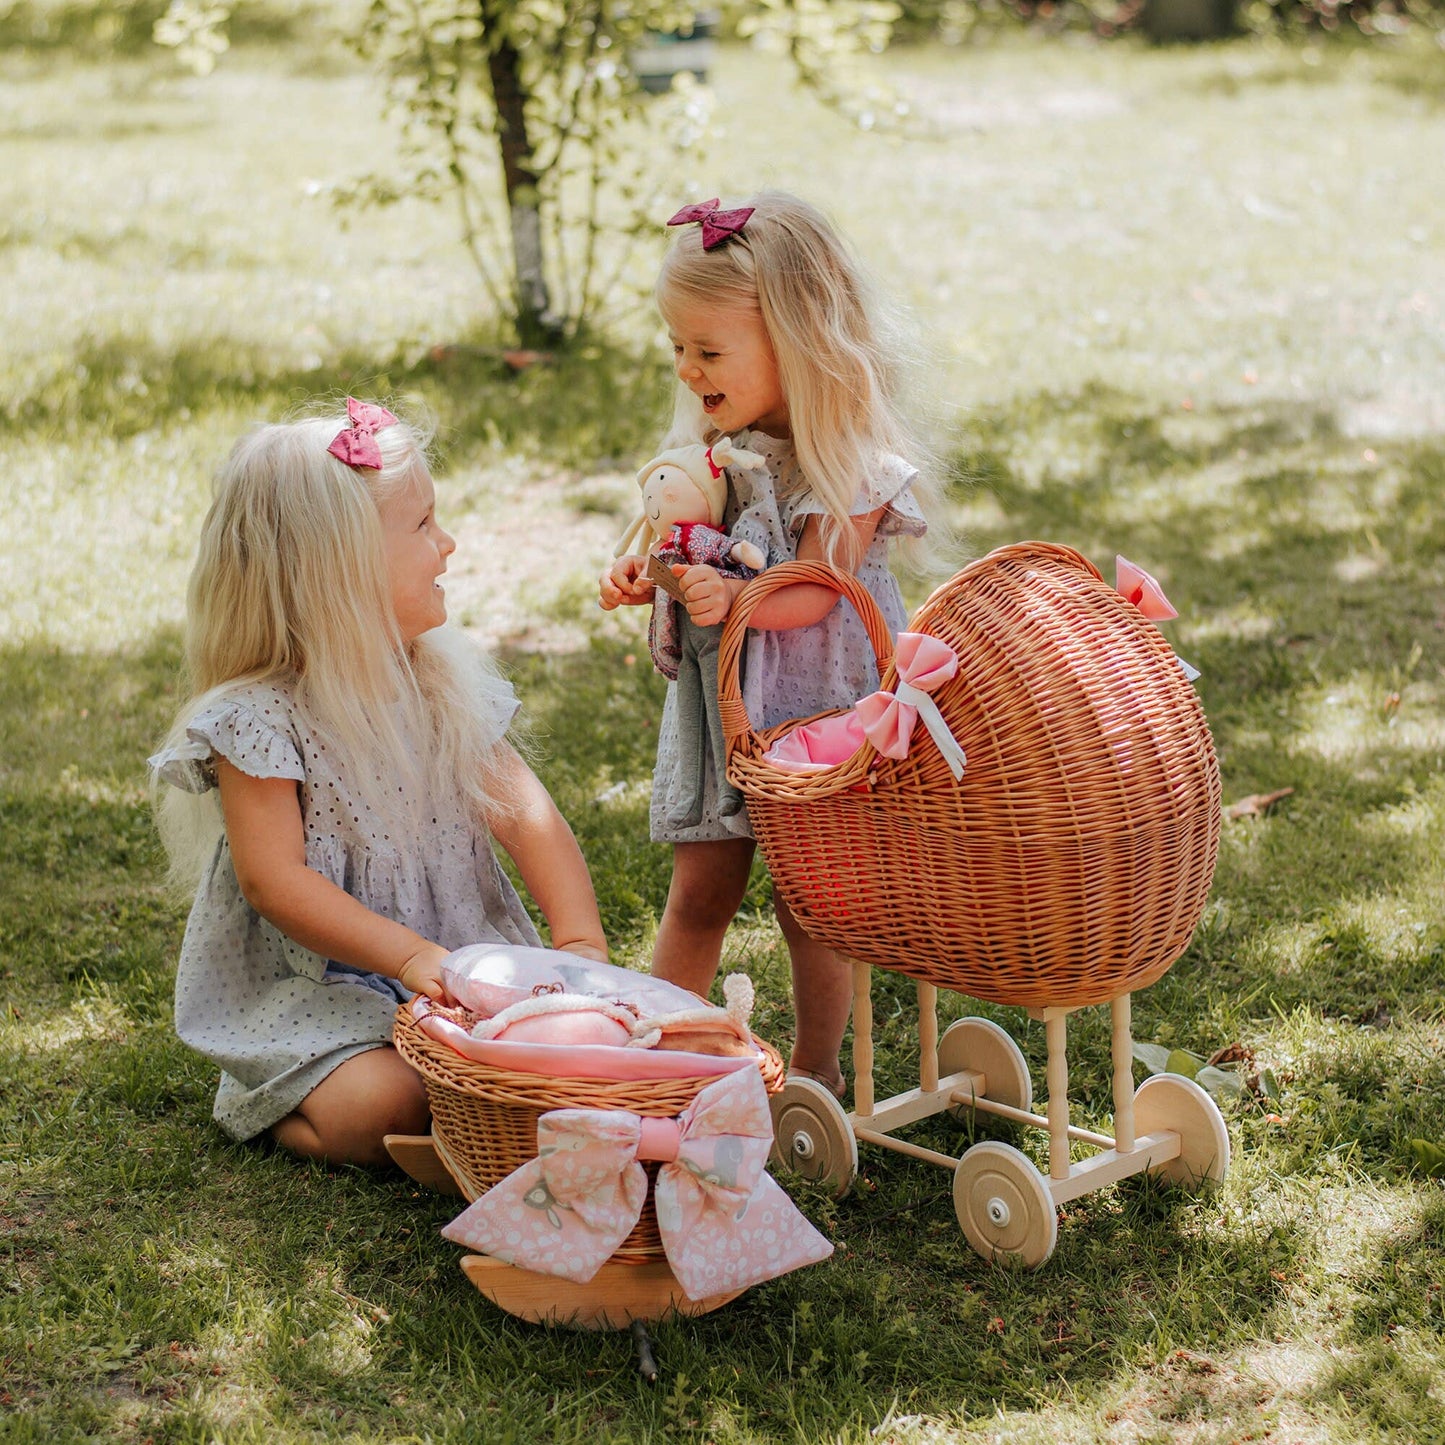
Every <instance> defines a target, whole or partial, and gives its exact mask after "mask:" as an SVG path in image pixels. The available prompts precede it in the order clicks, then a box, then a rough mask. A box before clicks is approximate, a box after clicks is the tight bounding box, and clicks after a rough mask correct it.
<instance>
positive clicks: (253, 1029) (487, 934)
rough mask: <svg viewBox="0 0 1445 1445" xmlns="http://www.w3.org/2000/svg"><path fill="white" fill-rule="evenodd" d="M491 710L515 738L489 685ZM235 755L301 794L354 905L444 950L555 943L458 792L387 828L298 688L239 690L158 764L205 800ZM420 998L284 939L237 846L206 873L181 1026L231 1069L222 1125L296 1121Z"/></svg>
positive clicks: (241, 1129)
mask: <svg viewBox="0 0 1445 1445" xmlns="http://www.w3.org/2000/svg"><path fill="white" fill-rule="evenodd" d="M483 706H484V707H485V708H486V709H487V710H488V714H489V715H488V716H487V717H486V719H485V721H486V723H487V725H488V727H489V729H490V730H491V732H492V736H493V737H495V738H500V737H501V736H502V734H503V733H504V732H505V731H506V728H507V726H508V724H509V723H510V721H511V718H512V716H513V714H514V713H515V711H516V709H517V700H516V697H515V696H514V695H513V693H512V689H511V687H510V686H509V685H508V684H507V683H505V682H502V681H500V680H497V681H495V682H492V683H490V684H489V692H488V696H487V697H486V699H485V701H484V703H483ZM217 757H223V758H225V759H226V760H227V761H228V762H229V763H231V764H233V765H234V766H235V767H237V768H239V769H240V770H241V771H242V772H244V773H248V774H250V775H251V776H252V777H257V778H294V779H295V780H296V782H297V783H298V784H299V785H300V801H301V811H302V819H303V824H304V828H305V839H306V863H307V866H308V867H311V868H314V869H315V870H316V871H317V872H318V873H320V874H321V875H322V876H323V877H324V878H327V879H329V880H330V881H331V882H332V883H335V884H336V885H337V886H338V887H340V888H343V889H345V890H346V892H347V893H349V894H351V896H352V897H353V898H356V899H359V900H360V901H361V902H362V903H364V904H366V906H367V907H368V908H370V909H372V910H373V911H374V912H376V913H379V914H382V915H383V916H384V917H386V918H391V919H395V920H396V921H397V922H399V923H404V924H406V926H407V927H408V928H411V929H413V930H415V931H416V932H417V933H419V934H420V935H421V936H422V937H423V938H427V939H430V940H432V941H433V942H435V943H439V944H441V945H442V947H444V948H449V949H450V948H461V947H462V946H464V945H465V944H469V943H520V944H530V945H536V944H537V943H538V942H539V940H538V937H537V931H536V929H535V928H534V927H533V926H532V922H531V920H530V919H529V918H528V916H527V913H526V910H525V909H524V908H523V906H522V901H521V899H520V898H519V897H518V896H517V892H516V889H515V888H513V887H512V884H511V882H510V881H509V880H508V878H507V876H506V874H505V873H504V872H503V871H502V868H501V866H500V864H499V863H498V861H497V858H496V855H495V854H494V853H493V851H492V844H491V839H490V837H489V836H488V835H487V833H486V830H485V828H484V827H483V826H482V825H479V824H478V823H477V822H476V821H475V820H474V819H473V818H471V817H470V815H469V814H468V813H467V812H466V810H465V809H464V808H462V807H461V806H460V805H459V803H458V802H457V800H456V799H454V798H452V797H443V798H431V799H429V800H428V802H429V806H426V807H422V808H417V809H414V810H413V816H414V817H415V818H416V819H417V821H416V823H415V824H414V825H413V835H412V836H410V837H406V836H393V835H394V834H395V832H396V829H395V827H394V826H393V825H390V824H388V825H387V828H386V829H384V830H383V829H382V828H380V826H379V825H378V823H377V820H376V819H375V818H372V817H370V816H368V814H367V813H366V811H365V809H364V808H363V807H362V806H361V804H360V803H359V801H358V799H357V796H356V794H355V791H354V788H353V787H352V786H351V785H350V784H349V783H348V780H347V773H346V766H345V761H344V759H341V758H338V757H336V756H334V755H333V754H332V753H331V752H329V751H328V750H327V748H326V746H325V745H324V744H323V743H322V741H321V740H320V739H319V738H318V737H317V736H316V735H315V733H314V731H313V730H312V729H311V727H310V726H309V725H308V723H307V720H306V718H305V716H304V714H302V713H301V712H300V710H299V709H298V708H297V707H296V706H295V704H294V702H293V701H292V699H291V697H290V695H289V693H288V691H287V689H286V688H285V687H282V686H276V685H271V684H249V685H244V686H238V687H236V688H234V689H233V690H231V691H229V692H227V693H226V694H224V695H223V696H222V697H221V699H220V700H219V701H214V702H212V703H210V704H209V705H208V706H207V707H205V708H204V709H203V710H202V711H201V712H199V713H198V714H197V715H196V716H195V717H194V718H193V719H192V720H191V722H190V724H189V725H188V727H187V741H186V742H185V743H183V744H181V745H180V746H179V747H174V748H168V749H166V750H165V751H164V752H161V753H158V754H156V756H155V757H153V758H152V759H151V760H150V762H151V766H152V768H154V769H155V770H156V771H158V772H159V774H160V776H161V777H162V778H163V779H164V780H165V781H166V782H168V783H171V784H173V785H174V786H176V787H181V788H184V789H186V790H187V791H189V792H194V793H201V792H206V791H208V790H209V789H211V788H214V787H215V786H216V770H215V762H216V759H217ZM406 997H408V995H407V993H406V990H405V989H403V988H402V987H401V985H400V984H397V983H395V981H394V980H390V979H382V978H381V977H380V976H378V975H375V974H371V975H367V974H362V973H360V972H358V971H357V970H354V969H347V968H344V967H343V966H341V965H338V964H334V963H330V964H329V963H328V960H326V959H324V958H322V957H321V956H320V955H319V954H315V953H312V952H310V951H309V950H307V949H305V948H302V947H301V946H300V945H299V944H296V943H293V942H292V941H291V940H290V939H288V938H286V937H284V936H283V935H282V934H281V933H280V932H279V931H278V930H277V929H276V928H275V927H274V926H273V925H272V924H270V923H268V922H267V921H266V920H265V919H264V918H262V917H261V916H260V915H259V914H258V913H257V912H256V910H255V909H254V908H252V907H251V906H250V904H248V903H247V902H246V900H245V898H243V897H242V895H241V889H240V886H239V884H238V883H237V882H236V872H235V869H234V867H233V866H232V862H231V853H230V849H229V848H228V847H227V845H226V840H225V838H224V837H223V838H222V839H221V840H220V842H219V843H218V845H217V847H216V851H215V853H214V855H213V856H212V858H211V861H210V863H209V865H208V867H207V868H206V871H205V874H204V877H203V878H202V880H201V883H200V887H199V889H198V890H197V893H196V900H195V904H194V906H193V907H192V909H191V913H190V918H189V921H188V922H187V924H186V933H185V940H184V942H183V943H182V944H181V956H180V961H179V963H178V965H177V968H176V1031H177V1033H179V1034H180V1036H181V1038H182V1039H184V1040H185V1042H186V1043H188V1044H189V1045H190V1046H191V1047H192V1048H194V1049H197V1050H199V1051H200V1052H201V1053H203V1054H204V1055H205V1056H206V1057H207V1058H209V1059H211V1060H212V1061H213V1062H214V1063H216V1064H218V1065H220V1068H221V1071H222V1072H221V1085H220V1089H219V1091H218V1092H217V1094H216V1103H215V1110H214V1113H215V1117H216V1120H217V1122H218V1123H219V1124H220V1125H221V1127H222V1128H223V1129H225V1131H226V1132H227V1133H228V1134H230V1135H231V1136H232V1137H233V1138H236V1139H249V1138H251V1137H252V1136H254V1135H256V1134H259V1133H261V1132H262V1131H263V1130H266V1129H268V1128H270V1127H271V1125H273V1124H275V1123H276V1122H278V1121H279V1120H280V1119H283V1118H285V1116H286V1115H287V1114H289V1113H291V1112H292V1110H294V1109H295V1108H296V1106H297V1105H298V1104H299V1103H300V1102H301V1101H302V1099H304V1098H305V1097H306V1095H307V1094H309V1093H310V1092H311V1091H312V1089H314V1088H315V1087H316V1086H317V1084H319V1083H320V1082H321V1080H322V1079H324V1078H325V1077H326V1076H327V1074H329V1073H330V1072H331V1071H332V1070H333V1069H334V1068H336V1066H337V1065H338V1064H341V1063H343V1062H344V1061H345V1060H347V1059H349V1058H350V1057H351V1056H352V1055H353V1054H359V1053H362V1052H364V1051H365V1050H366V1049H373V1048H377V1047H378V1046H380V1045H383V1044H386V1043H387V1042H388V1041H389V1040H390V1038H391V1024H392V1017H393V1015H394V1014H395V1012H396V1006H397V1003H398V1001H399V1000H400V999H404V998H406Z"/></svg>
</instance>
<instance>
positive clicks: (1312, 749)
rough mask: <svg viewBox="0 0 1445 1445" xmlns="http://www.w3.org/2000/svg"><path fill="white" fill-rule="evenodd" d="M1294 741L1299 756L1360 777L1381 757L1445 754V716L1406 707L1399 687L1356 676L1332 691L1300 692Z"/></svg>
mask: <svg viewBox="0 0 1445 1445" xmlns="http://www.w3.org/2000/svg"><path fill="white" fill-rule="evenodd" d="M1295 706H1296V723H1295V727H1294V729H1293V733H1292V736H1291V739H1290V747H1291V750H1292V751H1295V752H1306V753H1313V754H1314V755H1315V756H1317V757H1319V758H1322V759H1324V760H1325V761H1327V762H1331V763H1352V764H1354V765H1356V766H1358V767H1359V768H1360V769H1361V770H1362V771H1364V770H1368V769H1370V768H1371V766H1372V762H1373V759H1374V758H1375V757H1376V756H1377V755H1378V754H1380V753H1388V752H1394V751H1397V750H1398V751H1402V752H1407V751H1408V752H1423V753H1429V752H1435V753H1436V754H1437V755H1438V754H1439V753H1440V752H1441V751H1442V750H1445V715H1442V714H1440V713H1439V712H1438V711H1437V710H1434V709H1432V708H1430V707H1429V706H1428V700H1427V706H1424V707H1414V706H1406V705H1405V704H1404V703H1403V702H1402V700H1401V696H1400V692H1399V684H1398V682H1395V684H1394V685H1393V686H1392V683H1391V679H1389V678H1381V677H1380V676H1379V675H1375V676H1370V675H1368V674H1362V673H1355V674H1353V675H1352V676H1350V677H1348V678H1346V679H1342V680H1341V681H1340V682H1337V683H1335V684H1334V685H1333V686H1331V687H1330V688H1329V690H1328V691H1320V690H1313V691H1303V690H1302V691H1301V692H1300V693H1299V694H1298V696H1297V699H1296V704H1295Z"/></svg>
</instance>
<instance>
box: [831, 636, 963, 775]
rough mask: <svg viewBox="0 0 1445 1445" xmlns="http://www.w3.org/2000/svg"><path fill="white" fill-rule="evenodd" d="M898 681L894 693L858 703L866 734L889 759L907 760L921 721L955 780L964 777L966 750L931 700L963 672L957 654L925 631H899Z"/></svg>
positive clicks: (856, 708)
mask: <svg viewBox="0 0 1445 1445" xmlns="http://www.w3.org/2000/svg"><path fill="white" fill-rule="evenodd" d="M893 661H894V664H895V665H896V666H897V668H898V682H897V685H896V686H895V688H894V690H893V691H892V692H881V691H880V692H875V693H870V694H869V695H868V696H867V697H865V698H862V699H860V700H859V701H858V702H855V703H854V704H853V710H854V711H855V712H856V713H857V714H858V716H859V718H861V719H862V722H863V735H864V736H865V737H866V738H867V739H868V741H869V742H870V743H872V744H873V746H874V747H875V748H877V749H878V751H879V752H880V753H882V754H883V756H884V757H885V758H906V757H907V756H908V748H909V744H910V742H911V740H912V737H913V729H914V727H915V726H916V725H917V722H918V719H919V717H920V716H921V717H922V718H923V723H924V726H925V727H926V728H927V729H928V733H929V736H930V737H931V738H932V739H933V741H934V744H935V745H936V746H937V748H938V751H939V752H940V753H942V754H943V759H944V761H945V762H946V763H947V764H948V770H949V772H951V773H952V774H953V776H954V777H955V778H961V777H962V776H963V769H964V763H965V761H966V759H965V757H964V752H963V749H962V748H961V747H960V746H959V745H958V740H957V739H956V738H955V737H954V736H953V734H952V733H951V732H950V731H949V730H948V724H947V723H946V722H944V720H943V714H942V713H941V712H939V710H938V704H937V703H936V702H934V700H933V699H932V698H931V697H930V696H929V694H930V693H931V692H934V691H936V690H937V689H938V688H940V687H942V686H943V684H944V683H945V682H947V681H948V680H949V679H950V678H952V677H953V676H955V675H956V674H957V672H958V654H957V653H956V652H954V650H953V649H952V648H951V647H950V646H949V645H948V644H947V643H946V642H943V641H942V640H940V639H939V638H937V637H930V636H929V635H928V634H927V633H926V632H900V633H899V634H898V641H897V644H896V645H895V647H894V650H893Z"/></svg>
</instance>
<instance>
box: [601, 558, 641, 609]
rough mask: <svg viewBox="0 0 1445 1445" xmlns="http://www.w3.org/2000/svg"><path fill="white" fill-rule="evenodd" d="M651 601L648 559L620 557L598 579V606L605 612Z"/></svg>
mask: <svg viewBox="0 0 1445 1445" xmlns="http://www.w3.org/2000/svg"><path fill="white" fill-rule="evenodd" d="M651 601H652V583H651V582H649V581H648V579H647V558H646V557H640V556H636V555H632V554H629V555H628V556H626V557H619V558H618V559H617V560H616V561H615V562H614V563H613V564H612V565H611V566H610V567H609V568H608V569H607V570H606V571H605V572H604V573H603V574H602V576H601V577H600V578H599V579H598V584H597V605H598V606H599V607H600V608H601V609H602V610H603V611H604V612H611V611H612V609H613V608H614V607H636V606H638V605H640V604H641V603H644V602H651Z"/></svg>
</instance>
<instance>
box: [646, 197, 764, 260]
mask: <svg viewBox="0 0 1445 1445" xmlns="http://www.w3.org/2000/svg"><path fill="white" fill-rule="evenodd" d="M752 213H753V207H751V206H742V207H740V208H739V209H738V210H736V211H720V210H718V198H717V197H716V196H714V197H713V198H712V200H710V201H700V202H699V203H698V204H697V205H695V206H684V207H683V208H682V210H680V211H679V212H678V213H677V214H676V215H675V216H674V217H673V218H672V219H671V220H670V221H669V222H668V223H667V224H668V225H669V226H686V225H689V224H690V223H691V222H693V221H701V222H702V248H703V250H704V251H711V250H712V249H713V247H714V246H721V245H722V243H723V242H724V241H726V240H727V239H728V237H729V236H740V235H741V234H742V230H743V227H744V226H745V225H747V223H748V217H749V216H751V215H752Z"/></svg>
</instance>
